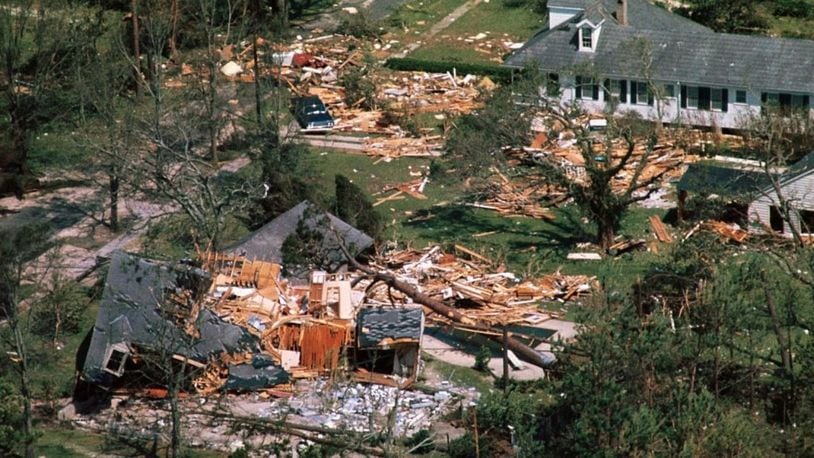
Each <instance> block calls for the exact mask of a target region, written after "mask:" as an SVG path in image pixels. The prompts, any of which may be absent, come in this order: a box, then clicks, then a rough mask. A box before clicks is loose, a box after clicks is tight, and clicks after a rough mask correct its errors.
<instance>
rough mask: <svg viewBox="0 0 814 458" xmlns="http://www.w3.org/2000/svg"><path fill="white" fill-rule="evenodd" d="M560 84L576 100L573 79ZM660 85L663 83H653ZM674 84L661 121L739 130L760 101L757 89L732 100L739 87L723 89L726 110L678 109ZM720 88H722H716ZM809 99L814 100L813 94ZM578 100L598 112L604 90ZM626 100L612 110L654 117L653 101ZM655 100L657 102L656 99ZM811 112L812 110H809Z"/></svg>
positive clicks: (601, 108)
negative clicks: (743, 98)
mask: <svg viewBox="0 0 814 458" xmlns="http://www.w3.org/2000/svg"><path fill="white" fill-rule="evenodd" d="M560 84H561V87H562V99H561V101H562V102H568V103H573V102H574V101H576V92H575V91H574V78H573V77H567V76H565V75H561V76H560ZM654 84H663V83H654ZM669 84H672V85H673V87H674V94H675V96H674V97H666V98H664V99H663V100H662V101H661V103H662V106H661V114H662V116H661V118H662V119H661V121H662V122H667V123H684V124H688V125H694V126H710V127H712V126H717V127H721V128H725V129H741V128H743V127H744V126H745V125H746V121H747V120H748V119H749V118H751V117H753V116H755V115H759V114H760V109H761V108H760V107H761V100H760V92H759V91H755V90H746V103H743V104H741V103H737V102H736V92H737V91H738V90H745V89H743V88H725V89H727V92H728V101H727V102H728V104H727V111H725V112H724V111H720V110H711V111H708V110H698V109H695V108H690V107H688V108H681V103H680V98H681V84H678V83H669ZM630 89H631V88H630V80H628V98H629V97H630ZM720 89H724V88H720ZM811 100H812V101H814V95H812V97H811ZM579 102H580V103H581V104H582V106H583V107H584V108H585V109H586V110H588V111H589V112H592V113H602V112H604V111H605V109H606V103H605V98H604V92H603V91H600V93H599V100H585V99H581V100H579ZM627 102H629V100H628V101H622V103H620V104H619V105H618V106H617V108H616V113H621V112H624V111H635V112H637V113H639V114H641V115H642V116H643V117H645V118H647V119H651V120H656V119H657V118H658V110H657V107H656V103H654V106H649V105H645V104H631V103H627ZM656 102H658V101H656ZM811 114H812V115H814V110H811Z"/></svg>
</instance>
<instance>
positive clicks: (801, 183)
mask: <svg viewBox="0 0 814 458" xmlns="http://www.w3.org/2000/svg"><path fill="white" fill-rule="evenodd" d="M782 193H783V198H784V199H786V201H787V202H788V203H789V205H790V206H791V207H792V208H794V209H799V210H809V211H814V172H809V173H808V174H805V175H802V176H800V177H798V178H796V179H794V180H792V181H790V182H788V183H785V184H783V187H782ZM778 202H779V199H778V197H777V194H776V193H775V192H774V191H773V190H767V191H766V195H763V196H761V197H759V198H757V199H755V201H754V202H752V204H751V205H750V206H749V221H750V223H751V228H750V229H751V230H752V231H754V232H761V231H762V230H763V228H765V227H769V221H770V220H769V218H770V216H769V207H771V206H772V205H774V206H779V204H778ZM791 224H793V225H794V227H795V228H796V229H797V230H802V229H801V225H800V218H799V215H797V214H795V213H794V212H792V215H791ZM783 233H784V235H786V236H789V237H790V236H791V228H790V227H789V224H788V223H784V229H783Z"/></svg>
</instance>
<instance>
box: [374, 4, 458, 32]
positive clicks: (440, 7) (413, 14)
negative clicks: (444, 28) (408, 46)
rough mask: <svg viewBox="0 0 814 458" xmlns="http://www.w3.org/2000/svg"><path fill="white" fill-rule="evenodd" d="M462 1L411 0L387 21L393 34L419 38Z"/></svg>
mask: <svg viewBox="0 0 814 458" xmlns="http://www.w3.org/2000/svg"><path fill="white" fill-rule="evenodd" d="M464 3H466V0H412V1H409V2H407V3H405V4H403V5H402V6H401V7H400V8H398V9H397V10H396V11H395V12H393V14H391V15H390V18H389V19H388V23H389V24H390V26H391V28H392V30H391V32H392V33H393V34H394V35H402V36H403V38H405V39H407V38H409V39H412V38H413V37H415V38H417V39H421V34H422V33H423V32H426V31H427V30H429V29H430V27H432V26H433V25H434V24H435V23H437V22H438V21H440V20H441V19H443V18H445V17H446V16H448V15H449V14H450V13H451V12H452V11H454V10H455V8H458V7H459V6H461V5H463V4H464Z"/></svg>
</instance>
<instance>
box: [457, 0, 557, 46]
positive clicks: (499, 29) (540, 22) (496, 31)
mask: <svg viewBox="0 0 814 458" xmlns="http://www.w3.org/2000/svg"><path fill="white" fill-rule="evenodd" d="M545 19H546V18H545V15H542V14H539V13H536V12H534V11H533V10H532V9H531V8H530V7H529V6H528V5H521V6H517V7H509V6H506V4H505V2H504V1H503V0H491V1H490V2H488V3H486V2H484V1H481V3H480V4H478V5H477V6H475V7H474V8H472V9H471V10H470V11H469V12H468V13H466V14H465V15H463V16H462V17H461V18H459V19H458V20H456V21H455V22H453V23H452V24H450V26H449V27H447V28H446V30H444V31H442V32H441V35H456V36H471V35H477V34H478V33H481V32H482V33H487V34H489V35H490V37H500V36H505V37H507V38H509V39H512V40H515V41H519V40H526V39H528V38H529V37H530V36H532V35H533V34H534V33H535V32H537V31H538V30H539V29H541V28H542V27H543V26H544V25H545Z"/></svg>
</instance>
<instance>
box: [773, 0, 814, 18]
mask: <svg viewBox="0 0 814 458" xmlns="http://www.w3.org/2000/svg"><path fill="white" fill-rule="evenodd" d="M772 3H773V5H772V7H773V12H774V15H775V16H787V17H798V18H809V17H811V16H814V5H812V4H811V3H809V2H808V1H807V0H775V1H774V2H772Z"/></svg>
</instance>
